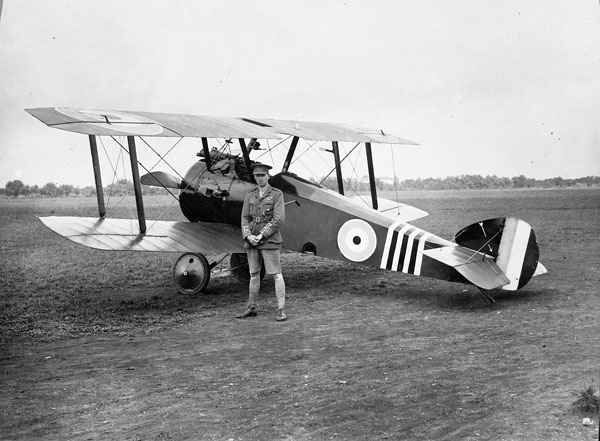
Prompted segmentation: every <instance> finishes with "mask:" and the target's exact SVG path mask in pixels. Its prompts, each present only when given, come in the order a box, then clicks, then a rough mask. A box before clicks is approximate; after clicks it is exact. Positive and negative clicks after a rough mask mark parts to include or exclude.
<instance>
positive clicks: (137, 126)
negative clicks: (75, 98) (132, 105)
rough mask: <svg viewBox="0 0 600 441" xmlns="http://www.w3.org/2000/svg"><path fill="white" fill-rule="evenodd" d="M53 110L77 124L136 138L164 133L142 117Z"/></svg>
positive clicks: (101, 111) (104, 112) (64, 108)
mask: <svg viewBox="0 0 600 441" xmlns="http://www.w3.org/2000/svg"><path fill="white" fill-rule="evenodd" d="M55 110H56V111H57V112H59V113H62V114H63V115H65V116H68V117H70V118H74V119H75V120H77V122H83V123H85V124H93V125H94V126H95V127H101V128H104V129H107V130H110V131H112V132H122V133H123V134H134V135H137V136H155V135H160V134H161V133H163V132H164V130H163V128H162V127H161V126H160V125H158V123H156V122H155V121H153V120H151V119H149V118H146V117H144V116H142V115H136V114H133V113H130V112H119V111H114V110H82V109H71V108H69V107H55Z"/></svg>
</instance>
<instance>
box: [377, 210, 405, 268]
mask: <svg viewBox="0 0 600 441" xmlns="http://www.w3.org/2000/svg"><path fill="white" fill-rule="evenodd" d="M402 223H403V222H402V221H400V220H397V221H395V222H394V223H393V224H392V225H390V227H389V228H388V232H387V236H386V238H385V245H384V247H383V254H382V255H381V265H380V267H381V268H385V269H390V268H389V266H388V260H389V256H390V254H393V249H394V246H395V245H396V240H398V233H397V232H396V228H398V226H400V225H401V224H402ZM394 234H395V235H396V239H394ZM392 242H393V243H392Z"/></svg>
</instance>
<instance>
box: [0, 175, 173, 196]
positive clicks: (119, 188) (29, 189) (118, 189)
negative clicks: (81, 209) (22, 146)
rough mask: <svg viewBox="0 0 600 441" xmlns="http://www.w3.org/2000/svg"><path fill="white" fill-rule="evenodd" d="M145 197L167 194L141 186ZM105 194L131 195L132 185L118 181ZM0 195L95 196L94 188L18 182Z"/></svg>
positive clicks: (105, 188)
mask: <svg viewBox="0 0 600 441" xmlns="http://www.w3.org/2000/svg"><path fill="white" fill-rule="evenodd" d="M142 188H143V192H144V194H145V195H156V194H160V195H162V194H167V191H166V190H165V189H163V188H160V187H149V186H145V185H144V186H142ZM103 190H104V193H105V194H112V195H114V196H124V195H128V194H133V183H132V182H131V181H128V180H126V179H120V180H118V181H117V182H115V183H114V184H111V185H107V186H106V187H104V188H103ZM0 195H4V196H7V197H19V196H24V197H48V198H59V197H89V196H96V187H94V186H91V185H90V186H87V187H83V188H80V187H76V186H74V185H70V184H62V185H59V184H55V183H53V182H48V183H47V184H46V185H44V186H43V187H39V186H38V185H33V186H31V185H26V184H24V183H23V182H22V181H20V180H18V179H17V180H14V181H8V182H7V183H6V185H5V187H4V188H0Z"/></svg>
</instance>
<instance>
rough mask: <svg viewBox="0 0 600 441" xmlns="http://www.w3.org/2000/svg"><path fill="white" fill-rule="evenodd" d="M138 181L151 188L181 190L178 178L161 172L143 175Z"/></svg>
mask: <svg viewBox="0 0 600 441" xmlns="http://www.w3.org/2000/svg"><path fill="white" fill-rule="evenodd" d="M140 181H141V183H142V184H144V185H150V186H153V187H166V188H175V189H180V188H182V185H181V179H180V178H178V177H176V176H173V175H170V174H169V173H165V172H161V171H157V172H152V173H148V174H145V175H144V176H142V177H141V178H140Z"/></svg>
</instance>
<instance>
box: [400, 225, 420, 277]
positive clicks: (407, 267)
mask: <svg viewBox="0 0 600 441" xmlns="http://www.w3.org/2000/svg"><path fill="white" fill-rule="evenodd" d="M422 235H423V231H420V230H416V231H413V232H412V233H411V234H410V236H409V245H410V249H409V250H408V254H407V256H406V259H405V261H404V266H403V267H402V272H403V273H409V274H411V273H413V272H414V270H415V260H416V258H417V248H418V246H419V242H418V241H416V240H415V239H416V238H417V237H419V236H422Z"/></svg>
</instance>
